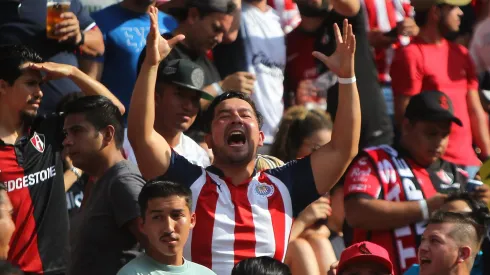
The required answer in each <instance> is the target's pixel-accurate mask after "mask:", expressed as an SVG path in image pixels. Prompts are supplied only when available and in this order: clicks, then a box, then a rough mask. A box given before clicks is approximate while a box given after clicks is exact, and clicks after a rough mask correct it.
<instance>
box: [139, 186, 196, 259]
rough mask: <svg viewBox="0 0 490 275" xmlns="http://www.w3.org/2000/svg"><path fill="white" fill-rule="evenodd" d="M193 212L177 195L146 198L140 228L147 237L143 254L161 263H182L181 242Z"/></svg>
mask: <svg viewBox="0 0 490 275" xmlns="http://www.w3.org/2000/svg"><path fill="white" fill-rule="evenodd" d="M195 224H196V215H195V214H194V213H191V210H190V209H189V207H188V206H187V204H186V201H185V198H184V197H179V196H177V195H174V196H170V197H166V198H153V199H150V200H149V201H148V208H147V209H146V211H145V217H144V218H143V219H142V222H141V224H140V230H141V231H142V232H143V233H144V234H145V235H146V236H147V237H148V240H149V244H150V245H149V247H148V249H147V254H148V255H149V256H150V257H152V258H153V259H155V260H156V261H158V262H160V263H162V264H168V265H182V256H183V250H184V245H185V243H186V241H187V238H188V237H189V232H190V230H191V229H193V228H194V226H195Z"/></svg>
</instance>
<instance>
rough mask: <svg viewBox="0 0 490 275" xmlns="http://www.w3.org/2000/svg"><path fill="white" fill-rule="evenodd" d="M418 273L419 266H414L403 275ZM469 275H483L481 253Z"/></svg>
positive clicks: (416, 274) (415, 274)
mask: <svg viewBox="0 0 490 275" xmlns="http://www.w3.org/2000/svg"><path fill="white" fill-rule="evenodd" d="M419 273H420V266H419V265H418V264H414V265H412V266H411V267H410V269H408V270H407V271H406V272H405V273H404V274H403V275H418V274H419ZM470 275H483V252H481V251H480V252H479V253H478V254H477V255H476V257H475V263H474V264H473V268H472V269H471V273H470Z"/></svg>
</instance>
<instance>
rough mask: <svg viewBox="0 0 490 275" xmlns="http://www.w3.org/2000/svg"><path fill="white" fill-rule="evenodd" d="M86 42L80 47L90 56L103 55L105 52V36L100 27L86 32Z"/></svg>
mask: <svg viewBox="0 0 490 275" xmlns="http://www.w3.org/2000/svg"><path fill="white" fill-rule="evenodd" d="M84 35H85V42H84V43H83V45H82V46H81V47H80V48H81V50H82V52H83V53H84V54H85V55H88V56H92V57H95V56H101V55H103V54H104V51H105V46H104V38H103V36H102V33H101V32H100V30H99V29H92V30H89V31H86V32H84Z"/></svg>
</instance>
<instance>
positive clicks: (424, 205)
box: [419, 200, 430, 221]
mask: <svg viewBox="0 0 490 275" xmlns="http://www.w3.org/2000/svg"><path fill="white" fill-rule="evenodd" d="M419 205H420V211H422V218H423V219H424V221H427V220H429V218H430V214H429V207H428V206H427V201H426V200H420V201H419Z"/></svg>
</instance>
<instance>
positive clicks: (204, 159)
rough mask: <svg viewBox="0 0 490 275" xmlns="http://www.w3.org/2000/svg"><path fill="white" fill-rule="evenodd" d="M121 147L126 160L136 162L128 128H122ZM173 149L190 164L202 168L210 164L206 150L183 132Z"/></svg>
mask: <svg viewBox="0 0 490 275" xmlns="http://www.w3.org/2000/svg"><path fill="white" fill-rule="evenodd" d="M123 149H124V152H125V153H126V155H127V157H128V160H130V161H131V162H133V163H135V164H138V162H137V161H136V156H135V155H134V152H133V148H132V147H131V144H130V143H129V141H128V129H125V130H124V143H123ZM173 149H174V151H175V152H176V153H177V154H179V155H181V156H183V157H185V158H186V159H187V160H188V161H189V162H190V163H192V164H196V165H199V166H201V167H203V168H206V167H208V166H210V165H211V161H210V159H209V155H208V153H207V152H206V150H204V148H202V147H201V146H199V144H197V143H196V142H195V141H194V140H192V139H191V138H190V137H188V136H186V135H184V134H182V135H180V141H179V144H178V145H177V146H175V147H174V148H173Z"/></svg>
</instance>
